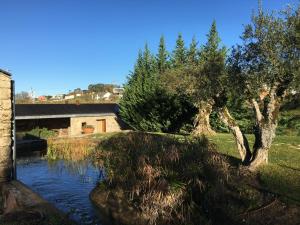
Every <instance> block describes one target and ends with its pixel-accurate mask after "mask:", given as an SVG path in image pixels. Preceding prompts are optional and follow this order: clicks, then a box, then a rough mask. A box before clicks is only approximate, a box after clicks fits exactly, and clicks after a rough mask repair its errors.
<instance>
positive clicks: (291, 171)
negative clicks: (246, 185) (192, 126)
mask: <svg viewBox="0 0 300 225" xmlns="http://www.w3.org/2000/svg"><path fill="white" fill-rule="evenodd" d="M248 138H249V141H250V144H251V145H252V144H253V136H251V135H249V136H248ZM209 139H210V140H211V141H212V142H213V143H215V144H216V145H217V149H218V151H219V152H221V153H223V154H226V155H228V156H232V157H234V158H236V159H239V158H240V157H239V154H238V152H237V150H236V146H235V142H234V139H233V137H232V135H231V134H217V135H216V136H213V137H210V138H209ZM258 173H259V177H260V182H261V184H262V185H263V187H264V188H265V189H267V190H269V191H271V192H274V193H277V194H278V195H279V196H281V198H282V199H283V200H288V201H290V200H291V201H293V202H297V203H300V137H299V136H277V137H276V138H275V140H274V142H273V145H272V147H271V150H270V153H269V164H268V165H266V166H262V167H261V168H259V171H258Z"/></svg>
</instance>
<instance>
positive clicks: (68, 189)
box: [17, 158, 104, 225]
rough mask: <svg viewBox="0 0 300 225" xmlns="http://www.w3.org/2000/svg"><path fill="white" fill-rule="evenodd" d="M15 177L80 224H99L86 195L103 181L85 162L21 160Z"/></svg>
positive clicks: (38, 159)
mask: <svg viewBox="0 0 300 225" xmlns="http://www.w3.org/2000/svg"><path fill="white" fill-rule="evenodd" d="M17 165H18V166H17V176H18V179H19V180H21V181H22V182H23V183H25V184H26V185H28V186H29V187H31V189H32V190H34V191H35V192H37V193H39V194H40V195H41V196H42V197H43V198H45V199H46V200H48V201H49V202H51V203H53V204H54V205H55V206H56V207H57V208H59V209H61V210H62V211H64V212H65V213H67V214H69V215H70V217H71V218H72V219H74V220H76V221H77V222H79V223H80V224H84V225H97V224H101V220H100V218H99V215H98V213H97V210H96V209H95V208H94V206H93V205H92V203H91V202H90V200H89V193H90V191H91V190H92V189H93V188H94V187H95V185H96V183H97V182H98V181H101V180H103V179H104V173H103V170H101V169H99V168H96V167H94V166H93V165H92V164H91V163H89V162H87V161H82V162H70V161H64V160H57V161H47V160H46V159H42V158H27V159H20V160H18V163H17Z"/></svg>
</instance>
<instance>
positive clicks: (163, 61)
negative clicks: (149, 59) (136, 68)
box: [156, 36, 169, 74]
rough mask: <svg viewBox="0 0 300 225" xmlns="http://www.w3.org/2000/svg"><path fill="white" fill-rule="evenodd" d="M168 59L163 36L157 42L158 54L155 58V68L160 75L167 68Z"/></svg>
mask: <svg viewBox="0 0 300 225" xmlns="http://www.w3.org/2000/svg"><path fill="white" fill-rule="evenodd" d="M168 57H169V54H168V52H167V49H166V44H165V39H164V36H161V37H160V40H159V46H158V54H157V56H156V60H157V68H158V72H159V73H160V74H162V73H164V72H165V71H166V69H167V68H168Z"/></svg>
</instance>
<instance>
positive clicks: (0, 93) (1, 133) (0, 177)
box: [0, 71, 12, 182]
mask: <svg viewBox="0 0 300 225" xmlns="http://www.w3.org/2000/svg"><path fill="white" fill-rule="evenodd" d="M11 119H12V96H11V78H10V76H9V75H8V74H6V73H4V72H1V71H0V182H4V181H8V180H10V178H11V169H12V158H11V154H12V153H11V145H12V139H11V136H12V135H11V134H12V123H11Z"/></svg>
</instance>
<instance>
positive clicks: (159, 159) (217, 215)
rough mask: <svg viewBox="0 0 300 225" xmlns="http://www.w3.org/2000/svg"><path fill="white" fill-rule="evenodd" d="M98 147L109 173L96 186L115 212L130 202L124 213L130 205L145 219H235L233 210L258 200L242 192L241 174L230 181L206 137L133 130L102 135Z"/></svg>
mask: <svg viewBox="0 0 300 225" xmlns="http://www.w3.org/2000/svg"><path fill="white" fill-rule="evenodd" d="M96 153H97V154H99V155H98V156H97V154H96V155H95V157H94V159H95V160H96V161H97V162H101V163H102V165H103V166H104V168H105V169H106V175H107V179H106V180H105V181H104V182H102V183H101V184H99V186H98V191H99V192H98V194H97V195H99V196H109V197H104V198H102V201H104V203H103V202H102V203H103V207H104V208H110V207H112V208H113V209H112V210H113V211H114V212H119V211H122V209H120V208H117V206H116V205H118V204H119V203H125V202H128V204H129V205H130V207H128V210H127V209H126V210H124V209H123V211H124V214H125V215H124V217H126V216H127V217H128V215H129V213H130V212H129V211H130V210H129V209H132V211H134V212H139V213H140V217H142V218H144V219H146V221H147V222H145V223H143V224H164V225H167V224H172V225H179V224H190V225H196V224H221V222H222V224H234V222H233V217H234V215H236V214H237V213H241V212H242V211H243V210H245V208H248V207H250V206H253V204H259V203H260V200H259V198H260V195H259V194H257V193H256V192H255V194H252V195H251V196H248V195H247V194H242V193H243V191H244V189H245V187H244V186H243V185H241V183H240V182H241V179H240V178H238V179H237V182H236V183H235V182H232V180H233V179H235V178H234V176H236V173H235V175H234V176H232V172H231V168H230V164H229V163H228V161H227V159H226V158H225V157H224V156H222V155H220V154H218V153H217V152H215V151H214V146H212V145H211V144H210V143H209V142H208V140H207V139H206V138H204V137H200V138H196V139H192V138H190V137H189V138H187V137H185V138H184V137H182V136H181V137H180V138H179V137H176V136H170V135H168V136H166V135H158V134H149V133H137V132H131V133H128V134H119V135H115V136H113V137H111V138H109V139H107V140H105V141H103V142H102V143H100V145H99V146H98V150H97V151H96ZM234 183H235V184H236V185H234ZM236 188H238V189H239V191H237V190H236ZM94 193H95V192H94ZM114 198H115V199H116V201H115V202H114V203H112V199H114ZM234 198H237V199H238V198H239V199H240V200H239V201H240V202H234V200H233V199H234ZM249 198H252V199H249ZM225 199H226V200H225ZM241 203H242V204H241ZM120 207H121V208H122V207H124V205H120ZM108 211H109V210H108ZM223 220H226V221H225V222H224V221H223ZM125 224H126V223H125ZM132 224H135V223H134V222H133V221H132Z"/></svg>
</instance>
